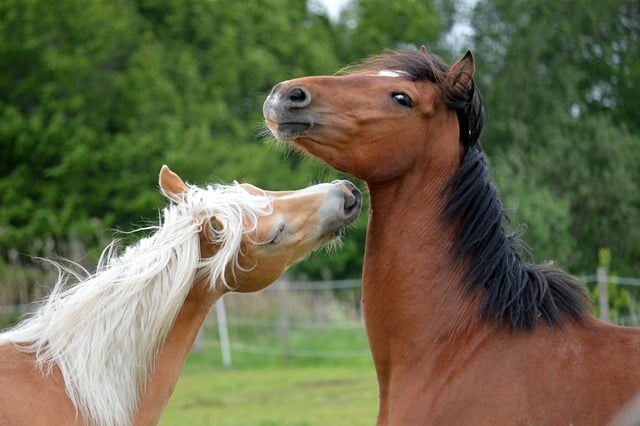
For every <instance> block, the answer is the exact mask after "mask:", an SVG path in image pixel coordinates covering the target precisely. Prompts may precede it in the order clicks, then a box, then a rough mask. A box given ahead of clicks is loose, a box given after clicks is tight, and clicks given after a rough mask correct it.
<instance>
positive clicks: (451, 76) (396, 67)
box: [263, 47, 483, 182]
mask: <svg viewBox="0 0 640 426" xmlns="http://www.w3.org/2000/svg"><path fill="white" fill-rule="evenodd" d="M473 72H474V62H473V56H472V55H471V53H470V52H467V53H466V55H465V56H464V57H463V58H462V59H460V60H459V61H458V62H456V63H455V64H453V65H452V66H451V67H449V66H448V65H446V64H444V63H443V62H442V61H441V60H440V59H438V58H437V57H436V56H434V55H432V54H429V53H427V51H426V49H425V48H424V47H423V48H422V49H421V50H420V51H417V52H395V53H390V54H387V55H382V56H377V57H373V58H370V59H368V60H366V61H364V62H363V63H362V64H360V65H358V66H354V67H351V68H347V73H346V74H345V75H339V76H314V77H303V78H298V79H294V80H289V81H284V82H281V83H278V84H276V85H275V86H274V87H273V89H272V91H271V94H270V95H269V96H268V98H267V99H266V101H265V103H264V106H263V113H264V117H265V119H266V123H267V126H268V127H269V129H270V130H271V132H272V133H273V135H274V136H275V137H276V138H277V139H279V140H281V141H288V142H292V143H293V144H294V145H295V146H297V147H298V148H301V149H303V150H304V151H306V152H308V153H310V154H312V155H314V156H316V157H318V158H320V159H322V160H324V161H326V162H327V163H329V164H330V165H331V166H333V167H334V168H336V169H338V170H341V171H344V172H347V173H350V174H352V175H354V176H356V177H358V178H361V179H364V180H365V181H368V182H377V181H386V180H391V179H393V178H395V177H397V176H399V175H402V174H404V173H406V172H407V171H408V170H410V169H412V168H415V167H421V168H437V167H448V168H450V167H451V166H454V165H455V166H457V165H459V163H460V161H461V158H462V156H463V154H464V151H465V150H466V149H467V148H468V147H469V146H470V145H472V144H474V143H476V142H477V140H478V137H479V134H480V131H481V129H482V122H483V110H482V103H481V100H480V95H479V93H478V91H477V90H476V88H475V84H474V81H473ZM458 141H459V142H460V143H459V144H458V143H455V142H458Z"/></svg>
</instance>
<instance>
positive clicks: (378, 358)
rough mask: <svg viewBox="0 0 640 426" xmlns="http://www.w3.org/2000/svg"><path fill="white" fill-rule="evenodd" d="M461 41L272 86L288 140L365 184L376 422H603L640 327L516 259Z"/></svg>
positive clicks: (276, 125)
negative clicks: (613, 317) (458, 48)
mask: <svg viewBox="0 0 640 426" xmlns="http://www.w3.org/2000/svg"><path fill="white" fill-rule="evenodd" d="M473 73H474V63H473V57H472V55H471V53H470V52H467V54H466V55H465V56H464V57H463V58H462V59H460V60H459V61H458V62H456V63H455V64H454V65H452V66H448V65H446V64H444V63H443V62H442V61H441V60H440V59H438V58H437V57H436V56H434V55H431V54H429V53H428V52H427V51H426V49H424V48H423V49H421V50H420V51H419V52H392V53H389V54H386V55H382V56H378V57H374V58H370V59H368V60H366V61H364V62H363V63H362V64H360V65H358V66H355V67H352V68H348V69H347V71H346V73H344V74H343V75H338V76H315V77H304V78H298V79H294V80H289V81H284V82H282V83H279V84H277V85H276V86H275V87H274V88H273V90H272V92H271V94H270V95H269V97H268V98H267V100H266V101H265V103H264V108H263V112H264V116H265V119H266V123H267V126H268V127H269V129H270V130H271V132H272V133H273V135H275V137H276V138H277V139H279V140H282V141H287V142H290V143H292V144H293V145H294V146H295V147H297V148H299V149H302V150H303V151H306V152H308V153H310V154H311V155H313V156H316V157H318V158H320V159H322V160H324V161H325V162H327V163H328V164H329V165H331V166H333V167H334V168H336V169H338V170H341V171H344V172H347V173H350V174H352V175H354V176H356V177H358V178H360V179H363V180H364V181H366V183H367V186H368V188H369V192H370V197H371V211H370V216H369V225H368V229H367V240H366V249H365V259H364V270H363V286H362V295H363V302H364V316H365V324H366V328H367V333H368V337H369V342H370V345H371V351H372V354H373V360H374V362H375V367H376V371H377V375H378V382H379V388H380V407H379V414H378V424H380V425H515V424H517V425H525V424H526V425H570V424H573V425H604V424H606V423H607V421H609V420H610V419H611V418H612V416H613V415H614V413H616V412H617V411H618V409H619V408H620V407H621V406H622V405H623V404H624V403H625V402H626V401H628V400H629V399H630V398H631V397H632V396H633V395H634V393H635V392H636V391H637V390H638V389H640V365H639V361H640V356H639V355H640V332H639V331H638V330H634V329H627V328H621V327H615V326H611V325H607V324H604V323H602V322H600V321H598V320H597V319H595V318H594V317H592V316H591V315H590V314H589V313H588V312H587V310H588V306H589V301H588V297H587V295H586V293H585V291H584V289H583V286H582V285H580V284H579V283H578V282H576V281H575V280H574V279H573V278H572V277H570V276H569V275H568V274H567V273H565V272H563V271H561V270H559V269H557V268H555V267H553V266H551V265H532V264H528V263H527V262H525V261H524V260H523V259H521V257H520V256H519V254H518V252H517V250H516V247H517V246H518V241H517V238H516V237H514V236H512V235H509V234H508V233H507V231H506V227H505V216H504V213H503V208H502V205H501V202H500V200H499V198H498V195H497V191H496V188H495V187H494V185H493V184H492V183H491V182H490V180H489V178H488V167H487V163H486V161H485V156H484V154H483V151H482V149H481V147H480V144H479V136H480V132H481V129H482V125H483V107H482V102H481V98H480V94H479V92H478V90H477V89H476V85H475V83H474V80H473Z"/></svg>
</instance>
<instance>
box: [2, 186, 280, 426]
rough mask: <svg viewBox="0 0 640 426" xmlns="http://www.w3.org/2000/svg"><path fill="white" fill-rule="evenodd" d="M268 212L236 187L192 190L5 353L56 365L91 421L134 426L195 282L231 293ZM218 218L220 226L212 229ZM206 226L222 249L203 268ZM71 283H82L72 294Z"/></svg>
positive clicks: (9, 335)
mask: <svg viewBox="0 0 640 426" xmlns="http://www.w3.org/2000/svg"><path fill="white" fill-rule="evenodd" d="M270 211H271V204H270V202H269V200H268V198H267V197H261V196H255V195H251V194H249V193H248V192H246V191H245V190H244V189H243V188H242V187H240V186H239V185H237V184H235V185H216V186H209V187H207V188H206V189H201V188H197V187H194V186H190V187H189V191H188V193H186V194H185V195H184V196H183V199H182V200H181V201H180V202H178V203H177V204H173V203H172V204H171V205H170V206H168V207H166V208H165V209H164V210H163V214H162V218H161V223H160V225H159V226H157V227H153V229H155V232H154V233H153V234H152V235H151V236H149V237H147V238H144V239H142V240H140V241H139V242H138V243H137V244H135V245H133V246H131V247H129V248H127V249H126V250H125V251H124V253H123V254H122V255H119V256H115V255H114V251H115V250H113V245H111V246H110V247H108V248H107V249H105V251H104V252H103V254H102V256H101V259H100V262H99V264H98V267H97V272H96V273H95V274H93V275H92V276H89V277H87V278H86V279H84V280H82V281H80V280H78V279H77V277H75V275H73V274H69V273H68V272H67V273H63V272H61V273H60V275H59V278H58V281H57V283H56V285H55V287H54V289H53V291H52V293H51V295H50V296H49V297H48V299H47V300H46V301H45V302H44V304H43V306H41V307H40V308H39V309H38V310H37V311H36V312H35V313H34V314H33V315H32V316H30V317H29V318H27V319H25V320H24V321H23V322H22V323H20V324H19V325H17V326H16V327H15V328H13V329H10V330H8V331H6V332H4V333H0V345H1V344H6V343H13V344H15V345H16V346H17V347H19V348H20V349H21V350H24V351H28V352H34V353H35V354H36V359H37V365H38V366H39V367H40V368H41V369H42V371H43V373H44V374H47V373H48V372H49V371H50V369H51V367H52V366H53V365H54V364H55V365H57V366H58V367H59V368H60V370H61V372H62V375H63V377H64V381H65V385H66V391H67V394H68V395H69V397H70V398H71V400H72V401H73V403H74V405H75V406H76V408H77V409H78V410H79V411H80V412H81V413H82V415H83V416H84V418H85V419H86V420H87V421H89V422H91V423H95V424H99V425H109V426H110V425H114V426H115V425H128V424H130V422H131V419H132V417H133V415H134V413H135V410H136V406H137V401H138V398H139V394H140V390H141V389H142V388H143V386H144V384H145V382H146V378H147V376H148V375H149V373H150V370H151V368H153V364H154V361H155V359H156V358H157V355H158V352H159V349H160V347H161V345H162V343H163V342H164V340H165V338H166V336H167V334H168V332H169V330H170V328H171V326H172V324H173V322H174V320H175V318H176V316H177V314H178V312H179V310H180V308H181V306H182V304H183V303H184V300H185V298H186V296H187V294H188V292H189V290H190V288H191V286H192V284H193V282H194V279H195V278H196V274H204V275H209V276H210V277H211V281H210V282H211V286H220V285H225V286H228V284H227V282H226V281H225V274H224V272H225V269H226V267H227V265H231V266H232V267H233V268H237V267H239V266H238V264H237V254H238V252H239V250H240V243H241V239H242V236H243V234H244V233H245V232H249V231H251V230H253V229H255V227H256V224H257V216H259V215H266V214H269V213H270ZM212 217H215V218H216V221H217V222H218V223H219V224H221V225H222V226H221V227H218V226H217V227H215V228H214V227H211V224H210V219H211V218H212ZM203 226H206V227H208V228H209V229H210V234H211V235H212V236H213V239H214V241H216V242H217V243H218V244H220V249H219V250H218V251H217V253H216V254H215V255H214V256H213V257H211V258H209V259H200V240H199V231H200V230H201V229H202V227H203ZM146 229H148V228H146ZM63 269H64V268H62V267H61V271H62V270H63ZM69 278H75V279H74V281H76V280H77V281H79V282H77V283H76V284H75V285H69V284H68V283H67V281H70V279H69Z"/></svg>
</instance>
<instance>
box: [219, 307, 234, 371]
mask: <svg viewBox="0 0 640 426" xmlns="http://www.w3.org/2000/svg"><path fill="white" fill-rule="evenodd" d="M215 310H216V319H217V320H218V334H219V335H220V351H221V352H222V365H223V366H224V367H231V345H230V343H229V328H228V326H227V310H226V308H225V306H224V297H221V298H220V299H219V300H218V301H217V302H216V304H215Z"/></svg>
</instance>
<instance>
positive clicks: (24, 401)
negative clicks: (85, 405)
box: [0, 344, 82, 426]
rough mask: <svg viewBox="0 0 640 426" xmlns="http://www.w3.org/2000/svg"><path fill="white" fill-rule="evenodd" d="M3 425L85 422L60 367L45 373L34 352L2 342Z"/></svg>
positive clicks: (0, 400)
mask: <svg viewBox="0 0 640 426" xmlns="http://www.w3.org/2000/svg"><path fill="white" fill-rule="evenodd" d="M0 360H2V361H1V362H0V395H1V397H0V413H1V414H0V425H4V424H9V425H12V426H21V425H25V426H26V425H29V426H47V425H52V426H53V425H61V424H65V425H74V424H78V425H80V424H82V421H81V418H80V416H79V415H78V416H76V410H75V408H74V407H73V404H72V402H71V400H70V399H69V398H68V397H67V395H66V393H65V388H64V382H63V380H62V377H61V375H60V372H59V371H58V370H57V368H54V369H53V370H52V371H51V374H49V375H45V374H44V373H43V372H42V371H41V370H40V369H39V368H38V367H36V366H35V359H34V356H33V354H30V353H26V352H22V351H19V350H17V349H16V348H14V347H13V346H12V345H11V344H5V345H2V346H0Z"/></svg>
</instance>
